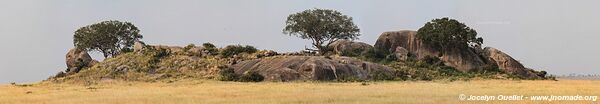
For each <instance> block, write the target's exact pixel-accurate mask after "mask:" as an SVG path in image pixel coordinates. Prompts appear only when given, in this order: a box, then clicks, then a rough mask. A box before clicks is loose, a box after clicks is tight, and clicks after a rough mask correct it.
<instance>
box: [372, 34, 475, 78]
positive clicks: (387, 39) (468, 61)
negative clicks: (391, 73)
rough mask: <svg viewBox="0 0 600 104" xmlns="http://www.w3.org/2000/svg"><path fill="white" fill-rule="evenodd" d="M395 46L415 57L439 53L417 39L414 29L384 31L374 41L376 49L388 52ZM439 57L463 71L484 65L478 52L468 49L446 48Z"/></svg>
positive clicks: (392, 50)
mask: <svg viewBox="0 0 600 104" xmlns="http://www.w3.org/2000/svg"><path fill="white" fill-rule="evenodd" d="M397 47H403V48H405V49H406V50H408V51H409V53H411V55H414V56H415V57H416V58H417V59H423V58H425V57H426V56H436V57H437V56H439V54H440V51H439V50H435V49H434V48H432V47H431V46H430V45H428V44H425V43H423V42H422V41H421V40H420V39H418V38H417V32H416V31H410V30H404V31H392V32H384V33H382V34H381V35H380V36H379V39H377V42H376V43H375V48H376V49H378V50H381V51H387V52H390V53H392V52H395V50H396V48H397ZM440 59H441V60H442V61H444V64H446V65H448V66H452V67H454V68H456V69H458V70H460V71H464V72H466V71H471V70H475V69H479V68H481V66H483V65H485V61H484V60H482V58H481V57H480V56H479V55H478V54H476V53H475V52H474V51H473V50H468V49H467V50H446V53H444V54H442V55H441V57H440Z"/></svg>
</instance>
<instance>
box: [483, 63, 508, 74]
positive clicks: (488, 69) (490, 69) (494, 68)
mask: <svg viewBox="0 0 600 104" xmlns="http://www.w3.org/2000/svg"><path fill="white" fill-rule="evenodd" d="M478 71H479V72H478V73H494V74H495V73H503V72H502V70H500V68H499V67H498V65H496V64H487V65H485V66H483V68H481V70H478Z"/></svg>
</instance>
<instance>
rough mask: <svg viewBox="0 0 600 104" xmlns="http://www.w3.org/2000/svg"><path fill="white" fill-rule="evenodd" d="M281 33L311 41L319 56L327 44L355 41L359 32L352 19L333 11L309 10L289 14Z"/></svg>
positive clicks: (324, 51)
mask: <svg viewBox="0 0 600 104" xmlns="http://www.w3.org/2000/svg"><path fill="white" fill-rule="evenodd" d="M285 23H286V26H285V28H284V29H283V33H284V34H287V35H290V36H297V37H300V38H302V39H309V40H311V41H312V45H313V47H315V48H317V49H319V52H320V53H321V54H324V53H326V52H327V51H326V50H324V48H327V46H329V44H331V43H332V42H335V41H336V40H339V39H357V38H358V36H360V33H359V32H360V30H359V29H358V26H356V25H355V24H354V23H353V22H352V17H348V16H346V15H343V14H342V13H340V12H338V11H335V10H328V9H309V10H305V11H302V12H299V13H295V14H291V15H289V16H288V17H287V20H286V21H285Z"/></svg>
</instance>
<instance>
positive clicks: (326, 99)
mask: <svg viewBox="0 0 600 104" xmlns="http://www.w3.org/2000/svg"><path fill="white" fill-rule="evenodd" d="M599 88H600V80H560V81H549V80H543V81H540V80H533V81H532V80H472V81H454V82H445V81H433V82H430V81H429V82H428V81H390V82H367V83H361V82H356V83H336V82H260V83H240V82H221V81H212V80H190V81H176V82H173V83H165V82H158V83H142V82H115V81H113V82H102V83H100V84H94V85H74V84H51V83H39V84H34V85H32V86H16V85H0V103H1V104H5V103H6V104H13V103H27V104H29V103H44V104H90V103H91V104H94V103H109V104H171V103H192V104H204V103H233V104H240V103H243V104H248V103H254V104H269V103H305V104H314V103H339V104H348V103H360V104H367V103H369V104H372V103H388V104H403V103H430V104H437V103H599V102H600V101H596V102H592V101H529V100H525V101H491V102H486V101H461V100H459V98H458V96H459V94H465V95H515V94H516V95H525V96H527V95H594V96H600V90H599Z"/></svg>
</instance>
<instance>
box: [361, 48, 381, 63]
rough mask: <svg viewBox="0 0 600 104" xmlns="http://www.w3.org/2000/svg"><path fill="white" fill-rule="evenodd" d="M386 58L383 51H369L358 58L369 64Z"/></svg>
mask: <svg viewBox="0 0 600 104" xmlns="http://www.w3.org/2000/svg"><path fill="white" fill-rule="evenodd" d="M386 57H387V54H386V52H385V51H379V50H377V49H369V50H367V51H364V52H363V53H361V55H360V57H359V58H361V59H363V60H366V61H370V62H379V61H382V60H384V59H385V58H386Z"/></svg>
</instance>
